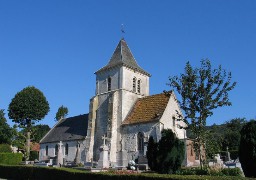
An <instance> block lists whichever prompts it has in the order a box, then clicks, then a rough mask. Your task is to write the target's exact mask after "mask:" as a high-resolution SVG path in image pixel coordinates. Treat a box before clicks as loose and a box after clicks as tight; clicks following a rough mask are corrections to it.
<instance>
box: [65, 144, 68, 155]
mask: <svg viewBox="0 0 256 180" xmlns="http://www.w3.org/2000/svg"><path fill="white" fill-rule="evenodd" d="M65 155H66V156H67V155H68V143H67V144H66V145H65Z"/></svg>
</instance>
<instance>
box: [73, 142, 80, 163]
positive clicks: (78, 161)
mask: <svg viewBox="0 0 256 180" xmlns="http://www.w3.org/2000/svg"><path fill="white" fill-rule="evenodd" d="M74 163H75V164H76V165H78V164H80V163H81V153H80V143H79V142H77V149H76V156H75V159H74Z"/></svg>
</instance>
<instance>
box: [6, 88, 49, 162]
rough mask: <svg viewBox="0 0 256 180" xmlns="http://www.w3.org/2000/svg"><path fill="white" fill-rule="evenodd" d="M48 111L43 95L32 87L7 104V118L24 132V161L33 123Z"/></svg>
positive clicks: (22, 91)
mask: <svg viewBox="0 0 256 180" xmlns="http://www.w3.org/2000/svg"><path fill="white" fill-rule="evenodd" d="M49 110H50V108H49V103H48V101H47V100H46V98H45V96H44V94H43V93H42V92H41V91H40V90H39V89H37V88H35V87H33V86H28V87H26V88H24V89H23V90H21V91H20V92H18V93H17V94H16V95H15V97H14V98H13V99H12V101H11V103H10V104H9V108H8V111H9V113H8V116H9V118H10V119H12V121H13V122H15V123H17V124H18V125H19V127H20V128H23V129H24V130H25V131H26V146H25V148H26V150H25V157H26V160H28V158H29V153H30V135H31V131H32V127H33V125H34V124H35V122H37V121H39V120H41V119H43V118H44V117H45V115H47V113H48V112H49Z"/></svg>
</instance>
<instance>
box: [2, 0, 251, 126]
mask: <svg viewBox="0 0 256 180" xmlns="http://www.w3.org/2000/svg"><path fill="white" fill-rule="evenodd" d="M121 24H124V26H125V32H126V33H125V34H124V37H125V39H126V42H127V43H128V45H129V47H130V49H131V51H132V52H133V55H134V57H135V59H136V60H137V62H138V64H139V65H140V66H141V67H142V68H143V69H145V70H146V71H148V72H149V73H151V74H152V77H151V79H150V94H157V93H161V92H162V91H163V90H169V89H170V87H168V86H167V85H166V83H168V77H169V76H173V75H179V74H180V73H182V72H183V70H184V66H185V63H186V62H187V61H190V62H191V64H192V65H193V66H198V65H200V60H201V59H202V58H209V59H210V60H211V62H212V64H213V66H214V67H217V66H218V65H220V64H221V65H222V66H223V68H224V69H226V70H227V71H231V72H232V76H233V80H235V81H237V83H238V84H237V86H236V88H235V89H234V90H233V91H232V92H231V93H230V100H231V101H232V103H233V105H232V106H231V107H224V108H221V109H217V110H215V111H214V115H213V116H212V117H210V118H209V119H208V124H213V123H216V124H220V123H223V122H225V121H227V120H230V119H232V118H236V117H246V118H247V119H252V118H256V111H255V107H256V106H255V102H256V90H255V89H256V85H255V79H254V78H255V73H254V71H255V67H256V59H255V58H256V1H255V0H247V1H242V0H236V1H234V0H225V1H223V0H200V1H199V0H195V1H191V0H179V1H178V0H177V1H172V0H165V1H152V0H141V1H135V0H132V1H110V0H108V1H104V0H102V1H98V0H95V1H84V0H76V1H70V0H55V1H52V0H51V1H50V0H49V1H48V0H44V1H33V0H24V1H18V0H17V1H15V0H13V1H7V0H0V77H1V86H0V108H1V109H5V110H6V111H5V112H6V117H7V109H8V105H9V103H10V102H11V99H12V98H13V97H14V95H15V94H16V93H17V92H18V91H20V90H22V89H23V88H25V87H27V86H29V85H33V86H35V87H37V88H39V89H40V90H41V91H42V92H43V93H44V95H45V96H46V98H47V100H48V101H49V104H50V112H49V114H48V115H47V116H46V117H45V118H44V119H43V120H42V121H40V123H42V124H48V125H49V126H50V127H52V126H53V125H54V123H55V121H54V117H55V114H56V112H57V109H58V107H60V106H61V105H64V106H67V107H68V109H69V116H75V115H79V114H84V113H87V112H88V109H89V100H90V98H91V97H92V96H94V93H95V75H94V72H95V71H97V70H98V69H100V68H101V67H102V66H104V65H106V64H107V62H108V61H109V59H110V57H111V55H112V53H113V51H114V49H115V47H116V45H117V43H118V42H119V40H120V38H121V37H122V34H121V31H120V29H121ZM8 123H9V124H13V123H12V122H11V120H8Z"/></svg>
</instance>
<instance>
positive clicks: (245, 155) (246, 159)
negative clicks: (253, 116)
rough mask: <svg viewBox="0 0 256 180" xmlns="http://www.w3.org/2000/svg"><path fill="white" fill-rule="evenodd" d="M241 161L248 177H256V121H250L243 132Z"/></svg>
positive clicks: (240, 147)
mask: <svg viewBox="0 0 256 180" xmlns="http://www.w3.org/2000/svg"><path fill="white" fill-rule="evenodd" d="M240 133H241V140H240V146H239V160H240V162H241V165H242V168H243V171H244V175H245V176H246V177H256V171H255V169H256V121H253V120H252V121H250V122H248V123H246V124H245V125H244V127H243V128H242V130H241V132H240Z"/></svg>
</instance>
